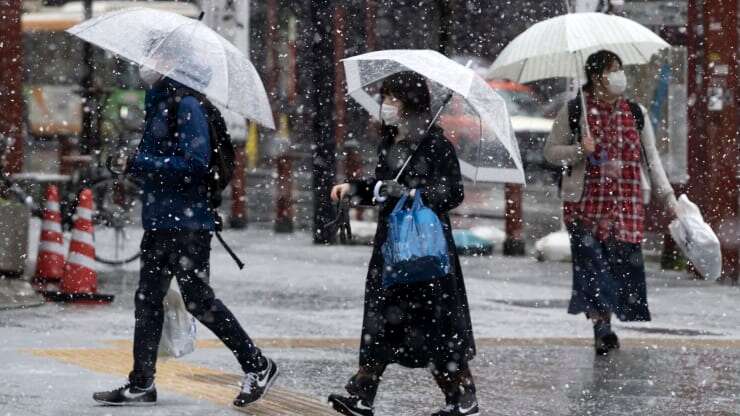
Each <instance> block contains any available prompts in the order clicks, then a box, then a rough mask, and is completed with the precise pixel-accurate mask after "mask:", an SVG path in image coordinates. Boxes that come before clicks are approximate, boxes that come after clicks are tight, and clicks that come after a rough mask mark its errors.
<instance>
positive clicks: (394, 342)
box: [329, 72, 479, 416]
mask: <svg viewBox="0 0 740 416" xmlns="http://www.w3.org/2000/svg"><path fill="white" fill-rule="evenodd" d="M381 95H382V101H381V102H382V106H381V109H382V110H381V113H382V116H381V119H382V121H381V135H382V142H381V143H380V146H379V150H378V158H379V160H378V164H377V167H376V170H375V175H374V177H371V178H365V179H352V180H350V181H349V182H348V183H345V184H340V185H336V186H334V188H333V189H332V193H331V196H332V199H334V200H335V201H338V200H340V199H342V198H352V199H354V200H355V202H359V203H360V204H361V205H370V204H372V203H373V202H381V201H382V205H381V208H380V213H379V217H378V218H379V220H378V228H377V231H376V234H375V239H374V242H373V253H372V257H371V260H370V266H369V269H368V273H367V280H366V284H365V303H364V319H363V325H362V335H361V337H360V360H359V370H358V371H357V373H356V374H355V375H354V376H352V378H351V379H350V380H349V383H348V384H347V386H346V390H347V392H348V393H349V395H348V396H345V395H337V394H333V395H331V396H329V401H330V403H331V404H332V406H333V407H334V409H335V410H336V411H338V412H339V413H342V414H345V415H354V416H358V415H359V416H371V415H373V402H374V400H375V395H376V393H377V390H378V386H379V384H380V381H381V379H382V377H383V373H384V372H385V370H386V368H387V366H388V365H390V364H394V363H396V364H400V365H402V366H404V367H409V368H430V369H431V371H432V374H433V375H434V379H435V380H436V382H437V384H438V385H439V387H440V389H441V390H442V392H443V393H444V395H445V401H446V406H445V407H444V408H443V409H442V410H440V411H439V412H437V413H435V414H434V415H435V416H453V415H460V416H462V415H465V416H472V415H478V414H479V411H478V403H477V400H476V390H475V384H474V383H473V376H472V374H471V371H470V367H469V366H468V362H469V361H470V360H471V359H472V358H473V357H474V356H475V341H474V339H473V330H472V324H471V321H470V313H469V308H468V300H467V295H466V292H465V284H464V281H463V275H462V270H461V268H460V262H459V259H458V256H457V252H456V250H455V243H454V241H453V239H452V227H451V225H450V220H449V216H448V212H449V211H450V210H452V209H453V208H455V207H457V206H458V205H459V204H460V203H461V202H462V201H463V198H464V190H463V183H462V177H461V173H460V166H459V163H458V160H457V157H456V155H455V150H454V148H453V146H452V144H451V143H450V142H449V141H447V139H445V137H444V136H443V133H442V130H441V129H440V128H439V127H437V126H433V127H432V128H430V129H428V125H429V123H430V122H431V120H432V114H431V99H430V93H429V89H428V87H427V83H426V80H425V78H424V77H422V76H420V75H419V74H417V73H415V72H401V73H397V74H395V75H392V76H390V77H388V78H386V79H385V80H384V81H383V84H382V89H381ZM417 146H418V149H417ZM413 149H416V150H417V151H416V152H414V150H413ZM412 154H413V155H414V157H412V159H411V161H410V162H409V163H408V166H407V168H406V169H405V170H404V171H403V175H402V176H401V177H400V178H399V180H398V182H396V181H394V180H393V179H394V178H395V177H396V175H397V173H398V172H400V171H401V169H402V166H403V165H404V162H405V161H406V160H407V158H408V157H409V156H411V155H412ZM417 192H421V196H422V200H423V202H424V204H425V205H426V206H428V207H429V208H431V209H432V210H433V211H434V212H435V213H436V214H437V216H438V217H439V218H440V220H441V221H442V224H443V231H444V236H445V239H446V241H447V246H448V250H449V256H450V263H451V266H452V268H451V271H450V274H449V275H447V276H445V277H443V278H438V279H434V280H429V281H424V282H421V283H413V284H411V283H410V284H400V285H396V286H391V287H389V288H384V287H383V285H382V275H383V270H384V267H385V266H384V258H383V254H382V251H381V246H382V245H383V243H384V242H385V241H386V238H387V237H388V230H387V227H388V217H389V215H390V213H391V212H392V211H393V208H394V206H395V205H396V203H397V202H398V201H399V199H400V198H401V196H403V195H404V194H409V195H411V196H413V195H415V193H417Z"/></svg>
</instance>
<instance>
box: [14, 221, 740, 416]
mask: <svg viewBox="0 0 740 416" xmlns="http://www.w3.org/2000/svg"><path fill="white" fill-rule="evenodd" d="M225 238H226V239H227V241H229V243H233V246H234V248H235V249H236V250H237V252H238V253H240V254H243V255H244V257H245V260H246V262H247V269H246V271H244V272H239V271H238V270H237V269H236V267H235V266H234V265H233V264H232V263H230V262H231V260H230V259H229V257H228V255H227V254H226V253H225V252H223V250H222V249H221V248H220V247H219V246H218V245H217V244H214V245H213V247H214V252H213V257H212V259H213V272H212V282H213V285H214V287H215V290H216V293H217V294H218V295H219V296H220V298H221V299H222V300H223V301H224V303H226V304H227V305H229V307H230V308H231V309H232V310H233V311H234V313H235V315H236V316H237V318H239V319H240V321H241V322H242V323H243V325H244V326H245V327H246V328H247V330H248V331H249V332H250V334H251V335H252V336H254V337H255V338H256V339H257V340H258V343H259V344H260V345H261V346H263V348H264V350H265V352H266V353H267V354H269V355H270V356H272V357H273V358H275V359H276V360H277V361H278V362H279V364H280V365H281V366H282V369H283V375H282V376H281V378H280V380H279V381H278V383H277V384H276V387H277V388H278V389H280V390H279V391H282V392H284V393H283V394H285V395H286V397H287V395H290V397H291V400H292V402H291V403H293V404H294V405H295V406H299V407H300V406H308V407H305V408H311V409H315V407H311V406H315V405H316V402H317V401H319V400H323V399H324V398H325V397H326V396H327V395H328V394H329V393H332V392H340V391H341V390H342V387H343V385H344V383H345V382H346V380H347V378H348V377H349V376H350V375H351V374H352V372H353V371H354V369H355V366H356V365H357V354H356V347H355V345H356V344H357V337H358V336H359V331H360V330H359V328H360V325H361V318H362V311H361V305H362V296H363V287H364V276H365V272H366V267H367V261H368V258H369V249H368V248H367V247H358V246H355V247H316V246H313V245H312V244H310V236H308V235H305V234H296V235H293V236H275V235H272V234H270V233H269V232H267V231H265V230H259V229H250V230H249V231H247V232H233V231H230V232H227V233H226V235H225ZM137 267H138V266H137V265H136V264H133V265H129V266H127V267H126V268H123V269H104V270H102V271H101V278H100V286H101V291H103V292H106V293H113V294H116V295H117V297H116V301H115V302H114V303H113V304H112V305H108V306H103V307H99V306H98V307H91V306H79V305H55V304H47V305H43V306H41V307H36V308H29V309H14V310H5V311H0V369H2V371H0V385H2V386H3V389H2V391H0V416H10V415H13V416H15V415H24V416H25V415H116V416H118V415H121V416H123V415H204V414H209V415H210V414H219V415H220V414H237V413H236V411H234V410H231V409H230V408H228V406H227V404H228V401H229V399H230V398H231V395H232V394H233V393H234V392H235V387H234V386H233V385H234V383H235V382H236V380H238V377H239V376H238V374H237V373H238V371H237V369H238V367H237V365H236V363H235V361H234V359H233V357H232V356H231V354H230V352H229V351H227V350H226V349H224V348H223V347H220V346H219V345H218V343H217V342H215V340H213V339H212V335H211V334H209V333H208V332H207V330H205V329H204V328H202V327H199V330H200V332H199V334H200V335H199V338H200V339H202V340H204V344H203V345H201V347H199V348H198V350H196V352H194V353H193V354H191V355H189V356H187V357H185V358H183V359H181V360H173V361H171V362H170V363H167V364H163V367H162V369H163V370H162V371H163V372H162V378H161V380H160V382H161V385H160V403H159V406H157V407H155V408H151V409H111V408H103V407H97V406H95V405H94V404H93V403H92V402H91V400H90V394H91V392H92V391H95V390H99V389H109V388H112V387H115V386H117V385H119V384H121V383H122V381H123V374H125V371H126V369H127V368H128V367H127V362H126V361H125V360H127V359H129V358H128V357H129V353H128V351H130V339H131V332H132V329H133V312H132V309H133V291H134V289H135V285H136V280H137ZM463 270H464V273H465V276H466V285H467V288H468V293H469V297H470V304H471V314H472V318H473V325H474V329H475V332H476V337H477V339H478V345H479V353H478V356H477V357H476V359H475V360H474V361H473V362H472V363H471V365H472V369H473V371H474V373H475V376H476V379H477V384H478V389H479V400H480V402H481V406H482V414H483V415H579V416H580V415H584V416H585V415H735V414H738V415H740V403H739V402H738V397H737V392H738V391H740V380H738V375H740V323H739V322H738V321H737V320H736V319H734V318H733V317H735V316H738V314H739V313H740V303H738V302H737V301H736V300H737V298H738V295H740V289H738V288H737V287H725V286H719V285H717V284H715V283H713V282H701V281H694V280H690V279H687V277H686V276H685V275H683V274H681V273H676V272H661V271H659V270H657V268H656V266H655V265H653V264H651V265H650V266H649V273H648V275H649V278H648V286H649V299H650V303H651V309H652V312H653V318H654V321H653V322H650V323H630V324H626V323H615V329H616V330H617V332H618V333H619V334H620V336H621V337H622V341H623V348H622V350H621V351H618V352H616V353H615V354H612V355H611V356H609V357H605V358H604V357H595V356H594V354H593V349H592V347H591V342H592V341H591V329H590V327H589V324H588V322H587V321H586V320H585V319H584V318H583V317H577V316H570V315H567V314H566V313H565V311H564V309H565V305H566V304H567V299H568V296H569V294H570V266H569V265H568V264H565V263H539V262H537V261H535V260H533V259H530V258H513V259H512V258H504V257H501V256H498V255H494V256H492V257H474V258H473V257H469V258H465V259H464V261H463ZM111 341H115V342H111ZM172 366H175V367H177V366H179V367H177V368H179V369H180V370H179V371H180V373H177V372H173V373H172V374H174V375H171V376H168V377H170V378H168V379H165V377H164V374H166V372H165V369H167V368H170V367H172ZM173 368H174V367H173ZM188 369H191V370H188ZM188 371H191V373H192V375H191V376H188V377H185V376H183V375H182V374H191V373H188ZM202 372H206V373H208V374H211V373H212V374H211V375H210V376H209V377H210V378H209V377H204V376H199V375H198V374H201V373H202ZM178 374H179V375H178ZM209 383H210V384H209ZM203 386H206V387H203ZM208 386H212V387H213V389H210V388H209V387H208ZM211 390H213V391H211ZM274 396H275V397H272V398H270V400H272V401H273V402H274V403H275V407H274V408H273V407H270V405H269V404H270V403H273V402H269V403H268V404H267V405H266V407H264V408H259V409H257V410H255V411H253V412H252V414H257V415H277V414H302V415H304V416H306V415H308V414H320V413H303V412H302V411H296V410H292V411H287V410H285V409H286V407H280V406H284V403H283V401H281V400H283V399H282V398H281V397H279V396H280V395H279V394H278V395H274ZM301 403H303V404H301ZM441 403H442V396H441V394H440V393H439V391H438V390H437V388H436V386H435V385H434V382H433V381H432V378H431V376H430V375H429V374H428V372H427V371H425V370H423V369H422V370H409V369H404V368H400V367H397V366H392V367H390V368H389V370H388V372H387V373H386V376H385V378H384V380H383V384H382V386H381V390H380V393H379V396H378V401H377V403H376V405H377V412H376V414H378V415H428V414H430V413H431V412H432V411H433V410H435V409H436V408H438V407H439V406H440V405H441ZM271 409H272V410H271ZM274 409H283V410H274ZM314 411H315V410H314ZM281 412H282V413H281ZM291 412H292V413H291Z"/></svg>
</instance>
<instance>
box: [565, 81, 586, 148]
mask: <svg viewBox="0 0 740 416" xmlns="http://www.w3.org/2000/svg"><path fill="white" fill-rule="evenodd" d="M582 113H583V107H582V106H581V93H578V95H577V96H576V98H574V99H572V100H570V101H568V125H570V132H571V133H572V137H571V140H570V144H574V143H575V141H576V140H577V138H578V137H581V115H582Z"/></svg>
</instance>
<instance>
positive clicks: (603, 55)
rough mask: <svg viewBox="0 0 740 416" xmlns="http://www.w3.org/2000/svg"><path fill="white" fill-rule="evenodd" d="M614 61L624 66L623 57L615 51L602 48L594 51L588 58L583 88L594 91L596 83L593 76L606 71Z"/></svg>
mask: <svg viewBox="0 0 740 416" xmlns="http://www.w3.org/2000/svg"><path fill="white" fill-rule="evenodd" d="M614 62H617V63H618V64H619V66H620V67H621V66H622V58H620V57H619V55H617V54H616V53H614V52H611V51H607V50H601V51H598V52H594V53H593V54H591V56H589V57H588V59H586V66H585V68H584V69H585V70H586V85H584V86H583V89H584V90H586V91H589V92H591V91H593V88H594V83H593V81H592V78H593V77H594V76H597V75H601V74H603V73H604V71H605V70H606V69H607V68H609V67H610V66H611V65H612V64H613V63H614Z"/></svg>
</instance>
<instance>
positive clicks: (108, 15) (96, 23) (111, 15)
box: [65, 7, 146, 32]
mask: <svg viewBox="0 0 740 416" xmlns="http://www.w3.org/2000/svg"><path fill="white" fill-rule="evenodd" d="M139 10H146V7H133V8H130V9H124V10H118V11H117V12H111V13H110V14H107V15H103V16H99V17H96V18H91V19H89V20H92V19H97V21H96V22H95V23H94V24H91V25H90V26H88V27H86V28H85V31H87V30H88V29H92V28H93V27H95V26H97V25H99V24H100V23H101V22H104V21H106V20H108V19H111V18H113V17H116V16H118V15H119V14H123V13H128V12H134V11H139ZM89 20H86V21H89ZM70 29H72V28H69V29H67V30H65V32H69V30H70Z"/></svg>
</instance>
